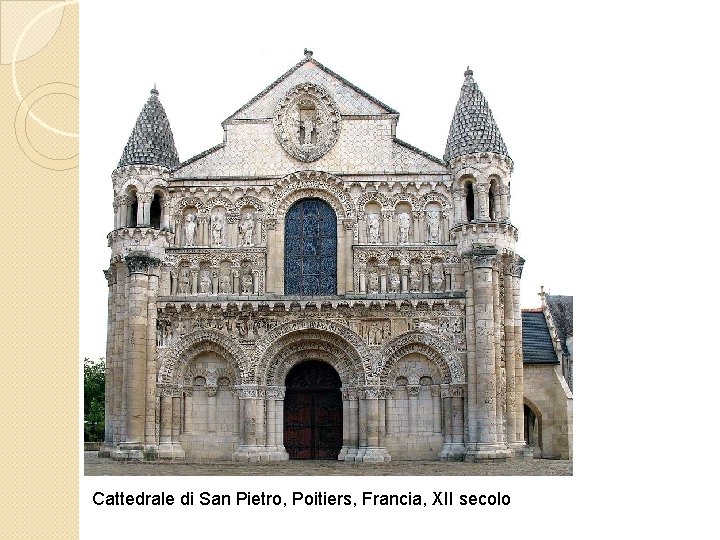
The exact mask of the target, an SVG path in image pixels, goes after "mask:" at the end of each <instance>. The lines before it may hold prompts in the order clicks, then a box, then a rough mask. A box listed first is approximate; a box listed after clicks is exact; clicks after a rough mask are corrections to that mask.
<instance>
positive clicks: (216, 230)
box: [210, 214, 223, 247]
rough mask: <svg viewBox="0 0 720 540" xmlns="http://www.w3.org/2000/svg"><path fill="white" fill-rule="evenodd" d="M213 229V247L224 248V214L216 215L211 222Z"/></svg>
mask: <svg viewBox="0 0 720 540" xmlns="http://www.w3.org/2000/svg"><path fill="white" fill-rule="evenodd" d="M210 227H211V229H212V242H213V247H222V245H223V241H222V234H223V217H222V214H215V215H214V216H213V217H212V219H211V222H210Z"/></svg>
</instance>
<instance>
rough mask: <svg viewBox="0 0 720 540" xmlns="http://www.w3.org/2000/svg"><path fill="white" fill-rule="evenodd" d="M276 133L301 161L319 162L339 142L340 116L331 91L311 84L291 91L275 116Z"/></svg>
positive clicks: (279, 105)
mask: <svg viewBox="0 0 720 540" xmlns="http://www.w3.org/2000/svg"><path fill="white" fill-rule="evenodd" d="M273 125H274V126H275V136H276V137H277V140H278V142H279V143H280V146H282V147H283V149H284V150H285V151H286V152H287V153H288V154H290V155H291V156H293V157H294V158H296V159H299V160H300V161H304V162H306V163H308V162H311V161H316V160H317V159H320V158H321V157H322V156H324V155H325V154H326V153H327V152H328V150H330V148H332V146H333V145H334V144H335V141H337V138H338V135H339V134H340V126H341V118H340V112H339V111H338V108H337V105H335V102H334V100H333V99H332V97H330V94H329V93H328V92H327V91H326V90H325V89H324V88H323V87H322V86H319V85H316V84H312V83H301V84H298V85H297V86H295V87H293V88H291V89H290V90H288V92H287V94H285V97H284V98H283V99H281V100H280V102H279V103H278V105H277V108H276V109H275V116H274V117H273Z"/></svg>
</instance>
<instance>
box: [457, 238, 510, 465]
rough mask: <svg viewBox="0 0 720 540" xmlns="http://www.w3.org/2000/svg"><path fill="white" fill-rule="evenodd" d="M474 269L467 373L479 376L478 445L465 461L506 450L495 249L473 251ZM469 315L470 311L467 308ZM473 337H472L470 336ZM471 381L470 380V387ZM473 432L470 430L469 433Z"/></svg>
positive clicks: (471, 450)
mask: <svg viewBox="0 0 720 540" xmlns="http://www.w3.org/2000/svg"><path fill="white" fill-rule="evenodd" d="M466 256H468V257H470V260H469V263H470V264H471V265H472V276H473V277H472V281H471V283H472V286H473V307H472V315H474V324H475V332H474V334H475V356H474V358H472V357H471V354H470V350H469V347H468V371H469V372H472V371H474V372H475V373H476V374H477V379H476V383H475V384H476V389H477V393H476V395H475V399H476V411H477V418H476V425H477V428H476V429H477V442H473V443H471V444H470V448H469V449H468V453H467V455H466V456H465V458H466V460H476V459H486V458H497V457H504V456H506V455H507V453H508V452H507V449H506V447H505V445H504V444H502V443H501V442H500V441H499V440H498V425H497V407H496V399H497V398H496V394H497V366H496V351H495V341H496V319H495V312H494V309H493V306H494V304H495V295H494V292H495V291H494V289H493V266H494V265H495V262H496V258H497V249H496V248H494V247H477V246H476V247H474V248H473V249H472V250H471V252H469V253H468V254H466ZM466 309H467V310H468V311H469V308H466ZM470 335H472V334H470ZM470 380H471V377H470V376H469V377H468V383H469V382H470ZM469 431H470V430H469Z"/></svg>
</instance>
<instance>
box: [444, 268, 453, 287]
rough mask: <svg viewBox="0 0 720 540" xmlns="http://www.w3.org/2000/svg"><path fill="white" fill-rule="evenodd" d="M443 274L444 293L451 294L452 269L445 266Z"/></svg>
mask: <svg viewBox="0 0 720 540" xmlns="http://www.w3.org/2000/svg"><path fill="white" fill-rule="evenodd" d="M443 272H444V273H445V292H448V293H449V292H452V268H448V267H447V266H446V267H445V268H444V269H443Z"/></svg>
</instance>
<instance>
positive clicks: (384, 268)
mask: <svg viewBox="0 0 720 540" xmlns="http://www.w3.org/2000/svg"><path fill="white" fill-rule="evenodd" d="M378 272H379V273H380V293H381V294H385V293H386V292H387V273H388V265H387V263H385V264H379V265H378Z"/></svg>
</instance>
